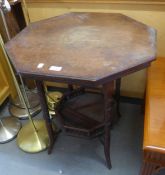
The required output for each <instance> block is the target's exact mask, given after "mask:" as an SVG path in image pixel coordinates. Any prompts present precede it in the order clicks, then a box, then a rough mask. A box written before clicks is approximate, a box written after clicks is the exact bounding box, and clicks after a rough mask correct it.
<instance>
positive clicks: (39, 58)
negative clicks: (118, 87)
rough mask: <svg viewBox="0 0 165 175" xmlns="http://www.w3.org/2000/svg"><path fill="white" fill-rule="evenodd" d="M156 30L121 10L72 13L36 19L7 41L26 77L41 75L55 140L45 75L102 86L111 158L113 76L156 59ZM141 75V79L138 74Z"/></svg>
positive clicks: (46, 115) (107, 149)
mask: <svg viewBox="0 0 165 175" xmlns="http://www.w3.org/2000/svg"><path fill="white" fill-rule="evenodd" d="M155 40H156V32H155V30H154V29H153V28H151V27H149V26H146V25H144V24H142V23H140V22H137V21H135V20H134V19H132V18H129V17H127V16H125V15H122V14H113V13H69V14H65V15H62V16H58V17H53V18H50V19H46V20H42V21H39V22H35V23H32V24H30V25H29V26H28V27H26V28H25V29H24V30H23V31H21V32H20V33H19V34H18V35H17V36H16V37H14V38H13V39H12V40H11V41H9V42H8V43H7V44H6V51H7V53H8V55H9V57H10V60H11V62H12V64H13V66H14V68H15V69H16V72H17V73H18V74H20V75H21V76H22V77H24V78H30V79H34V80H36V84H37V88H38V91H39V95H40V101H41V106H42V110H43V117H44V119H45V123H46V126H47V130H48V133H49V138H50V145H49V149H48V152H49V153H50V152H51V150H52V147H53V143H54V135H53V129H52V125H51V120H50V118H49V113H48V108H47V103H46V99H45V92H44V86H43V81H45V80H46V81H55V82H62V83H67V84H76V85H80V86H89V87H95V86H98V85H101V86H102V89H103V94H104V122H103V125H104V150H105V151H104V152H105V157H106V162H107V166H108V167H109V168H110V167H111V161H110V125H111V123H112V119H113V116H112V115H111V109H112V104H113V100H112V94H113V88H114V80H116V79H119V78H122V77H123V76H125V75H128V74H130V73H133V72H136V71H139V70H141V69H144V68H146V67H147V66H149V65H150V63H151V61H153V60H154V59H155V53H156V47H155ZM135 81H136V80H135Z"/></svg>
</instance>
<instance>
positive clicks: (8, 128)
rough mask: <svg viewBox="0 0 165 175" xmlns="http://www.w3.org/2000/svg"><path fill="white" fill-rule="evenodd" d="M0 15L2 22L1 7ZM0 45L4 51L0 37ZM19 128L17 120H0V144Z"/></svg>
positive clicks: (11, 136) (10, 117)
mask: <svg viewBox="0 0 165 175" xmlns="http://www.w3.org/2000/svg"><path fill="white" fill-rule="evenodd" d="M0 15H1V17H2V20H4V14H3V11H2V8H1V7H0ZM5 25H6V23H5ZM7 35H9V33H8V32H7ZM0 44H1V46H2V50H3V51H4V47H3V41H2V38H1V36H0ZM20 128H21V123H20V122H19V120H18V119H16V118H14V117H12V116H8V117H3V118H0V143H6V142H8V141H10V140H12V139H14V138H15V137H16V136H17V134H18V132H19V130H20Z"/></svg>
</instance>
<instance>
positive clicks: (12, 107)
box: [9, 105, 41, 119]
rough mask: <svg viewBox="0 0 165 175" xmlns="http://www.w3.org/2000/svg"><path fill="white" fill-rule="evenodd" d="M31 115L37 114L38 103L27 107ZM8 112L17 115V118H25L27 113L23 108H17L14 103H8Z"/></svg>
mask: <svg viewBox="0 0 165 175" xmlns="http://www.w3.org/2000/svg"><path fill="white" fill-rule="evenodd" d="M29 111H30V114H31V116H33V117H34V116H35V115H37V114H38V113H39V112H40V111H41V106H40V105H38V106H36V107H34V108H31V109H29ZM9 112H10V114H11V115H12V116H14V117H17V118H19V119H27V118H28V113H27V110H26V109H25V108H19V107H17V106H15V105H10V106H9Z"/></svg>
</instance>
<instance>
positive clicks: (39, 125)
mask: <svg viewBox="0 0 165 175" xmlns="http://www.w3.org/2000/svg"><path fill="white" fill-rule="evenodd" d="M34 124H35V127H36V129H37V132H35V131H34V129H33V126H32V124H31V123H30V122H28V123H27V124H25V125H24V126H23V127H22V129H21V130H20V132H19V133H18V136H17V144H18V146H19V148H20V149H21V150H23V151H25V152H28V153H37V152H41V151H43V150H45V149H46V148H47V147H48V145H49V136H48V133H47V129H46V126H45V122H44V120H34Z"/></svg>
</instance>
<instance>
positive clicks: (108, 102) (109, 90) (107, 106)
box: [103, 82, 114, 169]
mask: <svg viewBox="0 0 165 175" xmlns="http://www.w3.org/2000/svg"><path fill="white" fill-rule="evenodd" d="M113 92H114V82H110V83H107V84H104V85H103V94H104V123H105V126H104V132H105V133H104V153H105V158H106V163H107V167H108V168H109V169H110V168H111V159H110V125H111V123H112V119H113V116H112V107H113V104H114V101H113V97H112V96H113Z"/></svg>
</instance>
